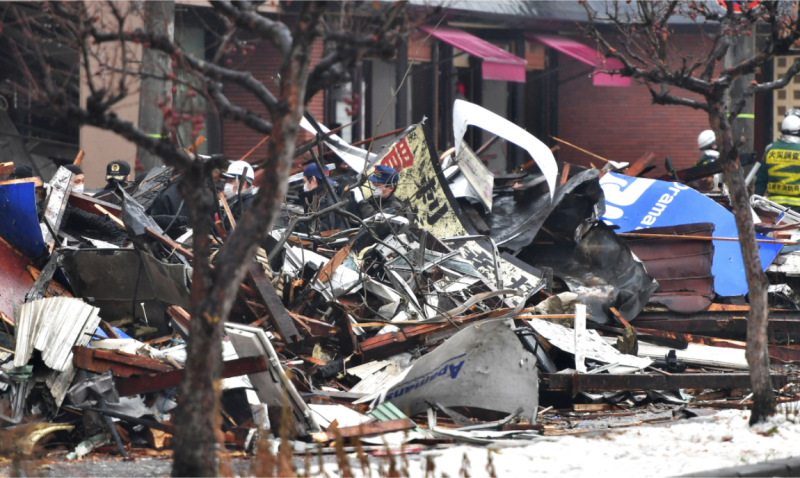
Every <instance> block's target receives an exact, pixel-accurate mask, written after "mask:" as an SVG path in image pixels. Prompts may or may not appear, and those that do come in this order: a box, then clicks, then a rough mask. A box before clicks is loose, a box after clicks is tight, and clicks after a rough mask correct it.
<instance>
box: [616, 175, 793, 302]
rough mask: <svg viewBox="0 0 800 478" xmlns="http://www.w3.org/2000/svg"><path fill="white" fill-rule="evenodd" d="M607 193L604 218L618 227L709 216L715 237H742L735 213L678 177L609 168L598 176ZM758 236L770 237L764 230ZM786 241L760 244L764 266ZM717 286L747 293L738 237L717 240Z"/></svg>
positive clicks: (714, 270)
mask: <svg viewBox="0 0 800 478" xmlns="http://www.w3.org/2000/svg"><path fill="white" fill-rule="evenodd" d="M600 185H601V186H602V187H603V192H604V194H605V197H606V213H605V215H604V216H603V220H604V221H605V222H606V223H608V224H613V225H616V226H619V228H620V229H619V232H629V231H635V230H636V229H637V228H645V230H644V231H641V232H647V230H646V229H647V228H649V227H650V226H658V227H664V226H680V225H684V224H698V223H703V222H710V223H713V224H714V236H715V237H738V236H739V232H738V230H737V228H736V219H735V218H734V216H733V214H732V213H731V212H730V211H728V210H727V209H725V208H724V207H722V206H720V205H719V204H717V203H716V202H715V201H714V200H713V199H711V198H709V197H706V196H704V195H703V194H701V193H699V192H697V191H695V190H694V189H691V188H690V187H689V186H686V185H683V184H680V183H671V182H666V181H657V180H654V179H647V178H630V177H627V176H622V175H619V174H615V173H607V174H606V175H605V176H603V178H602V179H601V180H600ZM756 236H757V238H758V239H769V238H766V237H764V236H761V235H760V234H757V235H756ZM781 247H783V246H782V245H781V244H764V243H762V244H759V256H760V258H761V268H762V270H765V269H767V267H769V265H770V264H771V263H772V261H773V260H774V259H775V256H777V255H778V252H779V251H780V250H781ZM711 272H712V274H713V275H714V292H715V293H716V294H717V295H721V296H736V295H744V294H747V291H748V286H747V280H746V277H745V272H744V262H743V259H742V251H741V248H740V247H739V244H738V243H737V242H736V241H717V242H715V243H714V262H713V264H712V269H711Z"/></svg>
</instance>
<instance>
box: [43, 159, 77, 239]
mask: <svg viewBox="0 0 800 478" xmlns="http://www.w3.org/2000/svg"><path fill="white" fill-rule="evenodd" d="M71 190H72V171H70V170H69V169H67V168H65V167H63V166H61V167H60V168H58V171H56V174H55V176H53V179H51V180H50V194H48V195H47V199H46V200H45V202H44V215H43V216H42V222H41V223H40V224H39V227H40V228H41V231H42V237H43V238H44V244H45V246H47V247H48V248H49V249H52V247H53V242H54V241H55V238H54V237H53V235H52V234H51V233H50V228H52V229H53V232H55V233H58V229H59V227H60V226H61V218H63V217H64V210H65V209H66V208H67V201H68V200H69V193H70V191H71ZM45 221H46V222H47V224H49V225H50V227H47V224H45Z"/></svg>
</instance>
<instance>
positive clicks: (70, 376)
mask: <svg viewBox="0 0 800 478" xmlns="http://www.w3.org/2000/svg"><path fill="white" fill-rule="evenodd" d="M453 118H454V135H455V144H456V145H458V146H457V147H456V148H454V149H453V150H451V151H447V152H445V153H444V154H441V155H439V154H437V153H436V152H435V150H434V149H433V148H432V147H431V142H430V139H429V132H428V130H427V127H426V125H425V124H424V122H423V123H420V124H415V125H411V126H409V127H408V128H407V129H405V130H404V131H402V132H399V133H398V137H397V139H396V140H395V141H394V142H393V143H392V144H390V145H389V146H387V147H386V148H384V149H383V150H382V151H379V152H376V153H368V152H367V151H365V150H362V149H359V148H356V147H354V146H351V145H349V144H346V143H345V142H344V141H343V140H341V139H340V138H339V137H338V136H336V134H335V133H333V132H330V131H328V130H327V129H326V128H325V127H324V126H323V125H319V124H314V125H312V123H311V122H309V121H307V120H304V123H303V127H304V128H306V129H307V130H309V131H310V132H312V133H313V134H317V136H316V138H315V139H314V140H313V141H312V142H311V143H309V145H302V146H300V147H299V148H298V152H299V153H302V154H299V155H298V158H297V160H296V166H297V168H296V169H295V170H294V171H293V172H294V173H296V174H295V175H294V176H292V177H291V178H290V181H291V183H290V193H289V196H288V198H287V199H288V200H287V202H286V203H285V204H284V205H283V206H282V208H281V215H280V218H279V219H278V221H277V224H276V226H275V227H274V228H273V230H272V231H271V234H270V236H269V237H268V238H267V240H265V241H264V242H263V243H262V244H261V248H260V249H259V250H258V253H257V255H256V257H254V258H253V261H252V264H251V265H250V266H249V269H248V273H247V278H246V280H245V281H244V282H243V283H242V284H240V286H239V291H238V296H237V300H236V302H235V304H234V307H233V311H232V312H231V314H230V317H229V318H228V320H227V322H226V323H225V337H224V339H223V360H224V365H223V369H222V376H223V381H222V385H221V388H222V410H221V412H220V413H221V415H222V416H221V423H222V431H223V434H224V442H225V446H226V447H227V448H228V451H230V452H235V453H240V454H241V455H243V456H249V455H252V454H254V453H256V451H257V449H258V448H259V446H258V444H259V443H260V442H263V440H261V441H260V440H259V438H265V437H266V436H268V435H269V434H270V433H271V432H270V431H271V430H272V431H275V435H276V436H277V435H278V434H277V430H279V429H280V428H282V427H285V428H288V429H291V430H292V435H293V439H292V440H291V446H292V451H293V453H294V455H295V456H297V457H302V456H306V455H307V454H311V455H314V454H316V453H317V451H321V453H323V454H334V453H335V450H336V448H337V446H338V447H340V453H341V452H342V451H344V452H345V453H354V454H356V455H357V456H358V457H365V456H367V455H372V456H382V455H386V454H387V453H390V454H391V453H397V452H398V451H399V450H402V451H403V453H404V454H418V453H421V454H422V457H421V458H420V460H421V462H422V463H425V462H426V461H425V460H426V457H428V456H438V457H439V458H437V459H436V461H437V462H438V463H442V465H441V466H442V467H445V468H447V469H448V470H453V469H455V468H453V467H454V466H455V465H454V464H453V463H454V462H455V461H458V462H459V463H460V460H462V458H463V456H464V453H465V451H467V450H470V451H469V452H468V454H469V461H470V466H471V467H473V469H480V470H483V469H488V468H487V467H488V466H489V465H488V464H487V462H486V460H487V459H488V457H489V456H492V455H493V454H497V455H495V456H500V455H501V454H502V455H503V456H506V457H510V459H508V460H505V459H504V460H502V464H500V461H498V460H495V461H494V465H492V466H494V467H495V469H496V470H497V471H498V475H499V476H504V475H508V472H510V471H511V470H513V469H514V468H515V467H517V466H524V467H525V468H526V469H528V470H530V469H532V467H533V465H532V463H534V462H535V463H536V464H537V465H536V469H537V470H539V471H541V472H543V473H544V472H548V473H553V472H558V473H561V474H570V473H572V474H585V473H586V472H587V471H589V469H590V467H591V469H592V470H597V467H598V466H602V465H601V464H602V463H604V460H621V459H625V457H626V456H630V457H634V458H632V459H630V461H629V464H630V466H639V465H637V463H644V461H637V460H645V459H646V458H647V457H648V456H650V457H652V456H653V453H658V454H659V455H658V456H659V457H661V456H663V455H670V456H672V455H681V456H683V458H682V459H681V461H673V460H659V461H658V463H660V464H661V465H659V466H664V468H653V466H654V465H653V464H652V462H648V467H649V468H648V469H647V470H644V469H642V470H640V471H641V472H642V473H643V474H648V475H663V474H676V473H684V472H691V471H697V470H699V469H701V468H700V467H701V466H705V467H707V468H711V467H716V466H730V465H732V464H735V463H734V461H735V460H734V457H739V456H741V457H742V458H743V459H744V460H745V461H757V460H762V459H766V458H775V457H779V456H781V457H782V456H788V455H789V454H790V453H791V452H790V446H789V445H788V443H790V442H791V440H793V439H794V438H795V437H794V436H795V435H796V434H797V425H795V424H794V423H793V420H794V419H795V417H794V415H792V422H791V423H790V422H788V421H786V419H785V418H784V419H782V420H781V419H780V417H779V418H776V419H775V420H776V422H775V423H778V421H780V423H779V424H777V425H776V428H775V429H774V430H773V429H772V428H763V429H762V428H759V429H753V430H750V429H747V427H746V424H747V422H746V421H745V420H742V419H741V417H742V416H743V415H745V414H746V412H743V411H742V410H745V409H747V408H748V407H749V406H751V404H752V401H751V398H750V395H749V387H750V376H749V373H748V362H747V360H746V358H745V339H746V318H745V317H746V315H747V312H748V306H747V302H746V301H745V300H744V297H743V296H744V295H745V294H746V293H747V282H746V280H745V274H744V268H743V265H742V256H741V252H740V248H739V244H738V242H737V231H736V224H735V220H734V216H733V214H732V213H731V212H730V211H729V210H728V209H727V207H726V205H727V204H728V203H727V201H726V193H725V191H724V190H722V191H720V190H712V191H710V192H707V193H706V194H704V193H701V192H699V191H698V190H696V189H694V188H692V187H691V186H690V185H688V184H687V182H689V181H697V180H699V179H703V178H706V177H709V176H711V175H714V174H717V173H719V168H718V167H717V169H714V168H713V167H708V166H700V167H697V168H692V170H687V171H678V172H674V171H673V172H672V173H671V177H669V178H663V179H650V178H643V177H639V176H640V175H641V174H643V173H644V172H647V171H648V170H649V167H650V166H651V165H652V163H653V162H654V161H655V156H654V155H652V154H645V155H644V156H643V157H642V159H641V160H639V161H637V162H636V163H634V164H627V163H623V164H619V163H614V162H608V163H607V164H605V165H604V167H603V168H602V169H586V168H582V167H579V166H577V165H571V164H568V163H560V162H557V161H556V160H555V159H554V158H553V155H552V153H551V151H550V150H549V149H548V148H547V147H546V146H545V145H544V144H543V143H542V142H540V141H539V140H538V139H536V138H535V137H533V136H532V135H530V134H529V133H527V132H525V131H524V130H522V129H521V128H519V127H518V126H516V125H514V124H512V123H510V122H508V121H507V120H505V119H503V118H500V117H498V116H496V115H494V114H493V113H491V112H489V111H487V110H484V109H483V108H481V107H479V106H476V105H474V104H471V103H467V102H464V101H456V103H455V106H454V111H453ZM309 119H310V120H313V118H309ZM468 126H472V127H476V128H481V129H484V130H486V131H489V132H490V133H493V134H495V135H497V136H498V137H500V139H502V140H505V141H508V142H511V143H514V144H516V145H517V146H519V147H520V148H522V149H524V150H525V151H527V153H528V154H530V156H531V157H532V158H533V161H531V162H530V163H528V164H526V165H525V166H523V167H522V168H520V170H519V171H517V172H515V173H513V174H493V173H491V172H490V171H489V170H488V169H487V168H486V166H485V165H484V163H483V162H482V160H481V156H480V149H479V150H478V151H477V152H474V151H473V150H472V149H471V148H470V147H469V146H468V145H467V143H466V142H463V141H462V139H463V137H464V134H465V132H466V129H467V127H468ZM317 128H319V130H320V131H322V133H318V132H317ZM493 141H495V139H492V140H491V142H493ZM321 143H324V148H323V145H322V144H321ZM315 149H316V151H315ZM201 159H202V158H201ZM238 163H240V162H234V163H232V164H231V167H230V168H229V169H228V170H227V171H222V172H221V175H220V182H219V184H217V189H216V193H217V194H216V198H215V199H216V200H217V204H218V208H217V209H218V211H217V213H216V215H215V217H214V220H215V222H216V225H217V228H216V230H215V231H214V234H213V237H212V238H211V242H212V250H216V249H218V248H219V247H220V246H221V245H222V244H224V243H225V241H226V238H227V236H228V234H230V233H231V231H233V230H235V228H236V222H237V220H241V217H242V215H243V214H245V213H246V210H247V207H248V198H249V197H251V196H252V194H253V190H254V187H250V185H251V184H252V178H251V177H252V168H251V167H250V166H249V165H247V164H246V163H244V164H238ZM6 168H9V166H6ZM10 168H11V169H10V170H13V165H12V166H10ZM10 170H9V171H10ZM180 177H181V176H180V174H178V172H177V171H174V170H173V169H172V168H166V167H162V168H157V169H154V170H152V171H151V172H150V173H149V174H148V175H147V177H146V178H145V179H144V180H143V181H141V182H140V183H138V184H133V185H132V186H129V187H127V188H125V189H123V188H122V187H119V188H118V189H116V190H115V191H110V192H105V193H101V194H98V195H95V196H89V195H86V194H82V193H78V192H75V191H72V190H71V184H72V172H70V170H68V169H67V168H63V167H62V168H60V169H59V170H58V172H57V173H56V175H55V176H54V178H53V179H52V180H50V181H49V183H42V182H41V180H37V179H35V178H32V179H12V180H7V181H3V182H0V236H1V237H2V240H0V269H2V273H0V278H2V281H3V284H2V288H1V291H0V318H1V319H2V321H3V328H2V330H0V362H2V365H1V366H0V367H1V368H2V371H0V382H2V383H1V384H0V390H2V391H0V419H2V427H3V429H2V430H0V433H2V434H4V435H3V436H5V437H9V438H10V437H16V438H15V439H17V440H21V441H24V442H25V443H27V448H26V449H25V450H21V449H20V450H15V451H13V453H16V454H21V455H24V454H26V453H30V452H32V450H33V449H34V445H36V444H38V445H40V446H39V448H37V450H38V451H37V453H39V454H41V455H43V456H51V457H52V456H58V457H63V458H65V459H67V460H76V459H80V458H81V457H85V456H87V455H89V454H91V453H95V454H98V453H99V454H112V455H113V454H119V455H121V456H133V457H136V456H147V455H148V454H153V453H155V454H158V453H161V452H163V451H164V450H169V449H170V446H171V438H172V435H173V425H172V421H171V417H172V414H173V413H174V411H175V409H176V407H179V406H180V405H179V404H180V400H181V397H180V392H179V391H178V390H179V389H178V386H179V385H180V383H181V380H182V369H183V368H184V366H185V363H186V356H187V352H186V342H187V340H191V337H190V327H189V324H190V322H191V320H192V319H191V318H190V314H189V313H188V312H187V311H188V310H190V289H191V280H192V267H193V265H194V256H193V254H192V243H191V242H192V231H191V230H190V229H188V220H187V218H186V217H185V216H182V215H181V211H182V208H181V206H178V207H177V208H176V210H175V212H174V213H172V214H167V215H165V214H161V213H159V211H160V206H161V205H163V201H166V200H167V199H168V198H174V194H175V191H176V189H175V186H176V184H178V182H179V181H180ZM226 181H229V182H228V184H231V182H230V181H233V183H234V184H236V185H237V187H235V188H229V187H227V186H226V184H225V182H226ZM245 184H246V185H247V187H245ZM754 198H755V199H754V201H753V214H754V216H755V217H757V218H759V220H760V223H759V224H758V230H759V231H760V233H761V234H764V235H761V234H759V236H758V238H759V241H760V243H761V244H760V245H761V248H760V257H761V262H762V265H763V268H764V269H765V270H766V271H767V273H768V274H769V275H770V277H771V279H772V283H773V284H775V285H772V286H770V289H769V290H770V305H771V307H772V308H771V309H770V318H769V324H770V329H769V333H770V338H771V341H770V346H769V356H770V359H771V361H772V363H773V365H772V372H773V373H772V381H773V385H774V389H775V390H777V394H778V401H779V402H791V401H794V400H796V399H797V393H798V390H797V380H796V378H797V374H796V365H795V364H796V363H797V362H798V361H800V348H798V347H797V345H796V344H797V340H798V338H799V337H800V327H798V324H800V319H798V318H797V311H798V310H799V308H798V305H799V304H798V296H797V295H796V293H795V290H796V289H797V287H800V283H798V281H797V278H798V277H800V267H798V266H797V264H798V260H799V259H798V258H800V253H798V252H797V249H798V248H797V242H796V240H797V238H798V237H800V232H798V229H797V227H796V223H797V222H798V220H797V219H800V217H798V216H797V214H796V213H793V212H791V211H789V210H787V209H785V208H783V207H782V206H779V205H777V204H775V203H772V202H770V201H769V200H767V199H764V198H761V197H757V196H756V197H754ZM642 228H647V229H646V230H640V229H642ZM211 264H212V266H214V265H218V264H216V263H215V262H214V254H212V260H211ZM287 408H288V410H289V412H285V411H284V410H286V409H287ZM719 410H723V411H722V412H719V413H717V412H718V411H719ZM688 419H691V420H690V421H687V420H688ZM642 425H648V426H642ZM649 425H659V426H658V427H651V426H649ZM758 433H762V435H759V434H758ZM579 435H588V437H585V438H577V437H573V436H579ZM700 435H702V436H703V438H697V437H699V436H700ZM706 436H710V437H713V438H712V439H710V440H707V439H706V438H704V437H706ZM274 438H275V437H274V436H273V439H274ZM48 440H49V442H48ZM275 440H277V439H275ZM601 440H606V441H608V442H611V443H613V446H614V449H615V450H616V451H615V452H614V453H609V452H608V450H607V447H598V446H597V443H598V442H600V441H601ZM697 440H699V441H700V442H702V443H703V445H704V446H707V447H709V448H708V449H711V448H714V447H718V448H719V453H716V454H715V456H716V457H717V458H716V461H714V460H709V459H708V455H707V454H706V455H703V454H700V453H699V452H698V453H697V454H693V452H690V451H689V450H688V449H689V448H692V446H693V445H692V444H693V443H695V442H696V441H697ZM0 441H5V439H2V440H0ZM273 442H274V443H277V441H273ZM47 443H54V444H56V443H57V444H58V445H47ZM463 444H469V445H470V446H480V447H483V448H481V450H480V451H477V452H474V453H473V451H471V450H473V449H472V448H469V449H466V448H463V446H462V445H463ZM753 445H758V447H757V449H758V452H753V454H752V455H750V454H748V453H749V451H748V450H754V449H755V448H756V447H754V446H753ZM761 445H764V446H761ZM342 447H343V448H342ZM506 447H514V448H508V449H506ZM714 449H717V448H714ZM565 450H569V452H568V453H569V455H571V456H580V460H578V461H576V460H563V459H562V458H563V457H564V456H565V453H567V452H565ZM48 454H49V455H48ZM737 459H738V458H737ZM501 468H502V470H504V473H500V471H501ZM409 470H413V466H412V467H409ZM420 470H421V471H420V472H419V473H420V474H422V473H424V472H425V469H424V467H423V468H421V469H420ZM414 473H417V471H413V473H412V474H414ZM448 474H451V473H450V471H448Z"/></svg>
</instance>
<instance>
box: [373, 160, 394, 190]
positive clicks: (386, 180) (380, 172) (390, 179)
mask: <svg viewBox="0 0 800 478" xmlns="http://www.w3.org/2000/svg"><path fill="white" fill-rule="evenodd" d="M399 177H400V176H399V175H398V174H397V170H396V169H394V168H392V167H391V166H384V165H382V164H379V165H377V166H375V171H373V172H372V176H370V177H369V180H370V181H372V182H373V183H381V184H386V185H388V186H397V180H398V179H399Z"/></svg>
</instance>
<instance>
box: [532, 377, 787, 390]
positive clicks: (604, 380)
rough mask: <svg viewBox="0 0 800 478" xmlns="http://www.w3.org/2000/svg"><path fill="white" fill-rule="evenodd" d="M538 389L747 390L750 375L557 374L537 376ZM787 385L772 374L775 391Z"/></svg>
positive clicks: (785, 380) (782, 379)
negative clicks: (538, 381) (538, 380)
mask: <svg viewBox="0 0 800 478" xmlns="http://www.w3.org/2000/svg"><path fill="white" fill-rule="evenodd" d="M539 378H540V380H541V381H540V384H539V390H546V391H569V392H572V393H573V394H575V393H577V392H579V391H585V390H596V391H604V390H679V389H686V388H694V389H713V388H724V389H733V388H749V387H750V374H747V373H673V374H671V375H669V376H667V375H655V374H636V375H634V374H627V375H612V374H597V375H584V374H571V375H568V374H558V373H546V374H541V375H539ZM788 382H789V378H788V376H787V375H783V374H772V383H773V384H774V386H775V388H783V387H785V386H786V385H787V383H788Z"/></svg>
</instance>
